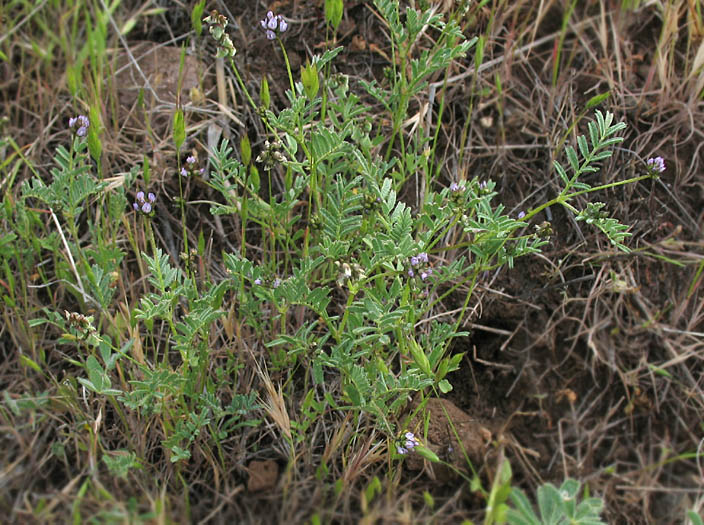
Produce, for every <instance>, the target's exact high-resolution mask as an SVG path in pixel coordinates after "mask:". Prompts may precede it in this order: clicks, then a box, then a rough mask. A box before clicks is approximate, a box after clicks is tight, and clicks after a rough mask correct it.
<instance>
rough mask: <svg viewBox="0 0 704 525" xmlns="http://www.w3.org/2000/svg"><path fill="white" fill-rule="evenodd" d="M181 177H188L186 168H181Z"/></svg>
mask: <svg viewBox="0 0 704 525" xmlns="http://www.w3.org/2000/svg"><path fill="white" fill-rule="evenodd" d="M181 177H188V170H187V169H186V168H181Z"/></svg>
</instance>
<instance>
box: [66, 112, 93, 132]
mask: <svg viewBox="0 0 704 525" xmlns="http://www.w3.org/2000/svg"><path fill="white" fill-rule="evenodd" d="M76 126H78V129H77V130H76V135H78V136H79V137H85V136H86V135H87V134H88V128H89V127H90V120H88V117H86V116H85V115H78V116H77V117H71V118H70V119H68V127H69V128H71V129H73V128H75V127H76Z"/></svg>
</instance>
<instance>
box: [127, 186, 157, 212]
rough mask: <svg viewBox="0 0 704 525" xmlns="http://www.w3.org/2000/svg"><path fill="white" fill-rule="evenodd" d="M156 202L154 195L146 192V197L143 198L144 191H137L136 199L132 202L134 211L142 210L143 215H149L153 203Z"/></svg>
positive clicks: (152, 209) (152, 208)
mask: <svg viewBox="0 0 704 525" xmlns="http://www.w3.org/2000/svg"><path fill="white" fill-rule="evenodd" d="M155 202H156V195H154V194H153V193H148V194H147V198H146V199H145V198H144V192H143V191H138V192H137V201H136V202H133V203H132V207H133V208H134V211H139V212H142V213H143V214H144V215H150V214H151V213H152V211H154V207H153V204H154V203H155Z"/></svg>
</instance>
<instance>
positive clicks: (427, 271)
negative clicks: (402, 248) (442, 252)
mask: <svg viewBox="0 0 704 525" xmlns="http://www.w3.org/2000/svg"><path fill="white" fill-rule="evenodd" d="M410 262H411V268H410V269H409V270H408V277H415V275H416V273H418V275H420V280H421V281H425V280H426V279H427V278H428V277H430V276H431V275H432V274H433V269H432V268H431V267H430V266H429V265H428V254H427V253H425V252H421V253H419V254H418V255H414V256H413V257H411V261H410Z"/></svg>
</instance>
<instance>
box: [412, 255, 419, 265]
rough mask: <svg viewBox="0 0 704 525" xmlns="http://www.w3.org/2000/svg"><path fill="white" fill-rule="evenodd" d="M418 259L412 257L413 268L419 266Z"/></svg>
mask: <svg viewBox="0 0 704 525" xmlns="http://www.w3.org/2000/svg"><path fill="white" fill-rule="evenodd" d="M418 262H419V261H418V257H416V256H413V257H411V266H418Z"/></svg>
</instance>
